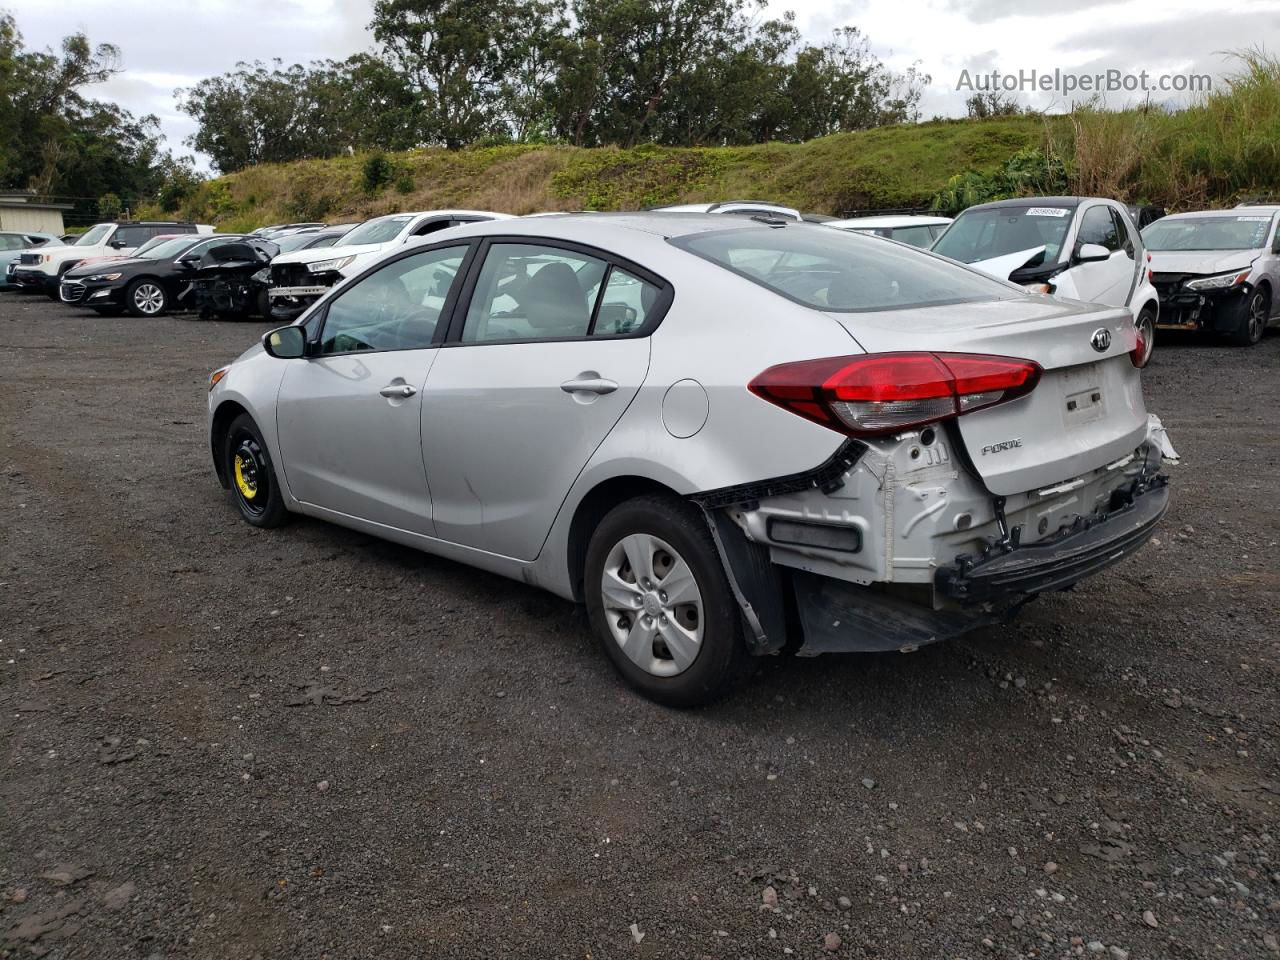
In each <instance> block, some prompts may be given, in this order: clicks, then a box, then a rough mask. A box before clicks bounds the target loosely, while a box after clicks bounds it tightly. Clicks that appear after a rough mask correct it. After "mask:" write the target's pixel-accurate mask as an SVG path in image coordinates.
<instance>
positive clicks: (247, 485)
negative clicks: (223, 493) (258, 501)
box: [236, 453, 258, 500]
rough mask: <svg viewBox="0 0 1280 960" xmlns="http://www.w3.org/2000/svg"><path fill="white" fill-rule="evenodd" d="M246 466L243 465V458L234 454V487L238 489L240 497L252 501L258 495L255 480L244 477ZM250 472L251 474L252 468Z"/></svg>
mask: <svg viewBox="0 0 1280 960" xmlns="http://www.w3.org/2000/svg"><path fill="white" fill-rule="evenodd" d="M246 466H248V464H246V463H245V460H244V457H242V456H240V454H238V453H237V454H236V487H237V488H239V490H240V493H241V495H242V496H243V497H244V498H245V499H246V500H252V499H253V498H254V497H256V496H257V495H258V483H257V481H256V479H254V478H252V477H249V476H246V475H245V467H246ZM250 472H252V467H250Z"/></svg>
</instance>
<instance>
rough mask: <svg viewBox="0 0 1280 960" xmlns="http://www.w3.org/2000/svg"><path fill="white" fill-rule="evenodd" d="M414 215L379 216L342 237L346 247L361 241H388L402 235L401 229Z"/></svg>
mask: <svg viewBox="0 0 1280 960" xmlns="http://www.w3.org/2000/svg"><path fill="white" fill-rule="evenodd" d="M412 219H413V218H412V217H379V218H378V219H377V220H370V221H368V222H367V223H362V224H360V226H358V227H356V228H355V229H354V230H352V231H351V232H350V233H348V234H347V235H346V236H345V237H343V238H342V245H343V246H344V247H351V246H355V245H356V244H360V243H388V242H390V241H391V240H394V239H395V238H396V237H398V236H399V235H400V231H401V230H403V229H404V228H405V225H406V224H407V223H408V222H409V221H410V220H412Z"/></svg>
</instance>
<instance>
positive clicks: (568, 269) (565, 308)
mask: <svg viewBox="0 0 1280 960" xmlns="http://www.w3.org/2000/svg"><path fill="white" fill-rule="evenodd" d="M606 267H607V264H606V263H605V262H604V261H603V260H600V259H598V258H596V257H590V256H587V255H585V254H581V253H575V252H573V251H570V250H563V249H560V248H558V247H546V246H540V245H538V244H531V243H495V244H493V245H492V246H491V247H490V248H489V252H488V254H487V255H486V256H485V260H484V266H483V267H482V268H481V269H480V276H479V278H478V279H477V281H476V289H475V292H474V293H473V294H472V295H471V304H470V306H469V307H468V308H467V319H466V323H465V324H464V325H463V328H462V342H463V343H485V342H488V341H495V340H548V339H555V338H560V337H585V336H586V335H587V331H588V330H589V329H590V326H591V315H592V308H593V307H594V305H595V301H596V296H597V294H598V293H599V289H600V281H601V280H602V279H603V278H604V274H605V270H606Z"/></svg>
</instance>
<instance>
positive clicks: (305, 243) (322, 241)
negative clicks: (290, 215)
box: [271, 223, 357, 253]
mask: <svg viewBox="0 0 1280 960" xmlns="http://www.w3.org/2000/svg"><path fill="white" fill-rule="evenodd" d="M356 226H357V224H353V223H352V224H344V225H342V226H341V227H326V228H325V229H323V230H300V231H298V232H297V233H286V234H283V235H280V236H277V237H274V238H272V241H271V242H272V243H274V244H275V245H276V246H277V247H279V248H280V252H281V253H293V252H294V251H295V250H315V249H316V248H317V247H332V246H333V245H334V244H335V243H337V242H338V241H339V240H341V239H342V238H343V237H345V236H346V235H347V234H348V233H350V232H351V230H352V229H353V228H354V227H356Z"/></svg>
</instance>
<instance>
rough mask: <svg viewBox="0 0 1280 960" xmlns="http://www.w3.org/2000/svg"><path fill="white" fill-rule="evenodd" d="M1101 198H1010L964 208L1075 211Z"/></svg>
mask: <svg viewBox="0 0 1280 960" xmlns="http://www.w3.org/2000/svg"><path fill="white" fill-rule="evenodd" d="M1101 199H1104V198H1102V197H1012V198H1010V199H1008V200H992V201H991V202H990V203H977V204H974V205H973V206H972V207H968V208H966V209H965V210H964V211H962V212H964V213H968V212H969V211H970V210H999V209H1001V208H1004V207H1011V208H1016V207H1067V208H1069V209H1073V210H1074V209H1075V208H1076V207H1078V206H1080V204H1082V203H1084V201H1086V200H1101Z"/></svg>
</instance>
